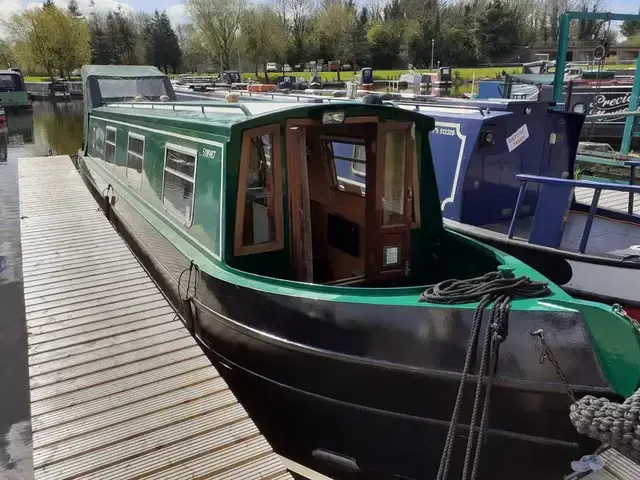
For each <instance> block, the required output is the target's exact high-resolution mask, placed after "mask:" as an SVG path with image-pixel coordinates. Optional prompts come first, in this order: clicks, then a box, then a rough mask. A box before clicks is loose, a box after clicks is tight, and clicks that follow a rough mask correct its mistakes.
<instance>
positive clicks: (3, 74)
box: [0, 69, 31, 108]
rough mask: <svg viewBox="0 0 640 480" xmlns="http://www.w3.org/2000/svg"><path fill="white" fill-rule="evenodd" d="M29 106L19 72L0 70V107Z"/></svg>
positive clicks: (27, 96)
mask: <svg viewBox="0 0 640 480" xmlns="http://www.w3.org/2000/svg"><path fill="white" fill-rule="evenodd" d="M28 106H31V101H30V100H29V95H28V94H27V90H26V88H25V84H24V79H23V77H22V73H21V72H20V70H17V69H15V70H0V107H4V108H19V107H28Z"/></svg>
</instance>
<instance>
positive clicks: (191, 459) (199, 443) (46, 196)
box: [19, 156, 292, 480]
mask: <svg viewBox="0 0 640 480" xmlns="http://www.w3.org/2000/svg"><path fill="white" fill-rule="evenodd" d="M19 182H20V190H19V197H20V215H21V240H22V258H23V269H24V295H25V306H26V318H27V330H28V348H29V352H28V353H29V377H30V391H31V423H32V431H33V461H34V471H35V479H36V480H63V479H72V478H74V479H77V478H82V479H83V480H90V479H101V480H108V479H129V478H136V479H143V478H144V479H172V480H173V479H176V480H178V479H192V478H198V479H207V478H215V479H217V480H225V479H228V480H231V479H242V480H252V479H256V480H257V479H265V480H267V479H268V480H285V479H291V478H292V477H291V476H290V474H289V473H288V471H287V469H286V468H285V466H284V465H283V463H282V462H281V459H280V457H279V456H277V455H276V454H275V453H274V452H273V451H272V449H271V447H270V445H269V444H268V443H267V441H266V440H265V439H264V437H262V435H261V434H260V432H259V431H258V429H257V428H256V426H255V425H254V424H253V422H252V421H251V419H250V418H249V417H248V415H247V412H246V411H245V410H244V408H243V407H242V405H240V403H239V402H238V401H237V399H236V397H235V396H234V394H233V393H232V392H231V391H230V390H229V388H228V386H227V384H226V383H225V381H224V380H223V379H222V377H221V376H220V375H219V373H218V372H217V371H216V369H215V368H214V367H213V366H212V365H211V364H210V362H209V361H208V360H207V358H206V357H205V355H204V354H203V352H202V350H201V349H200V347H199V346H198V345H197V344H196V342H195V340H194V339H193V338H192V337H191V335H190V334H189V332H188V331H187V330H186V328H184V326H183V324H182V322H181V321H180V319H179V318H178V316H177V314H176V313H175V311H174V310H173V309H172V308H171V306H170V305H169V303H168V302H167V300H166V299H165V297H164V296H163V295H162V293H161V292H160V291H159V290H158V288H157V286H156V285H155V283H153V281H152V280H151V278H150V277H149V276H148V275H147V273H146V271H145V270H144V269H143V268H142V266H141V265H140V264H139V263H138V261H137V260H136V258H135V257H134V255H133V254H132V252H131V251H130V250H129V248H128V247H127V245H126V244H125V243H124V241H123V240H122V238H121V237H120V236H119V235H118V233H117V232H116V231H115V229H114V228H113V227H112V225H111V224H110V223H109V221H108V220H107V218H106V217H105V216H104V215H103V213H102V211H101V210H100V209H99V208H98V206H97V204H96V203H95V202H94V200H93V197H92V196H91V194H90V193H89V190H88V189H87V188H86V186H85V185H84V183H83V181H82V179H81V178H80V175H79V174H78V172H77V171H76V169H75V167H74V165H73V163H72V162H71V160H70V158H69V157H67V156H52V157H38V158H24V159H21V160H20V164H19Z"/></svg>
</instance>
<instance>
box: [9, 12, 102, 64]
mask: <svg viewBox="0 0 640 480" xmlns="http://www.w3.org/2000/svg"><path fill="white" fill-rule="evenodd" d="M7 27H8V30H9V34H10V36H11V38H12V39H13V40H14V41H15V45H16V56H17V57H18V60H19V61H20V64H21V65H22V66H23V67H27V68H33V69H39V70H44V71H46V72H47V73H48V74H49V75H50V76H53V72H54V70H56V69H57V70H59V72H60V74H61V75H64V74H68V73H70V72H71V71H72V70H74V69H76V68H78V67H80V66H81V65H82V64H84V63H86V62H87V61H88V60H89V58H90V50H89V33H88V30H87V25H86V23H85V22H84V21H82V20H79V19H77V18H75V17H72V16H71V15H70V14H68V13H67V12H64V11H62V10H60V9H59V8H57V7H56V6H55V5H48V6H46V7H44V6H43V8H42V9H34V10H27V11H23V12H22V13H19V14H16V15H14V16H13V17H11V19H10V21H9V22H8V24H7Z"/></svg>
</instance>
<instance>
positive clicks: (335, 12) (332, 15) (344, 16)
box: [316, 3, 356, 81]
mask: <svg viewBox="0 0 640 480" xmlns="http://www.w3.org/2000/svg"><path fill="white" fill-rule="evenodd" d="M316 22H317V23H316V33H317V36H318V40H319V41H320V43H322V45H323V48H324V49H325V50H326V52H327V53H328V54H329V55H330V56H331V59H332V60H338V61H340V62H344V61H345V60H347V59H348V58H350V57H351V56H352V54H351V52H350V45H349V40H350V37H351V36H352V32H354V30H355V23H356V18H355V14H354V12H353V9H352V8H351V7H350V6H349V5H347V4H344V3H332V4H330V5H329V6H328V7H326V8H325V9H323V10H321V11H320V13H319V15H318V18H317V20H316ZM337 73H338V81H340V69H339V68H338V72H337Z"/></svg>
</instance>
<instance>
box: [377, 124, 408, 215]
mask: <svg viewBox="0 0 640 480" xmlns="http://www.w3.org/2000/svg"><path fill="white" fill-rule="evenodd" d="M386 135H387V138H386V148H385V152H384V188H383V191H382V225H398V224H402V223H403V222H404V192H405V159H406V152H407V135H406V133H405V132H403V131H391V132H387V134H386Z"/></svg>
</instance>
